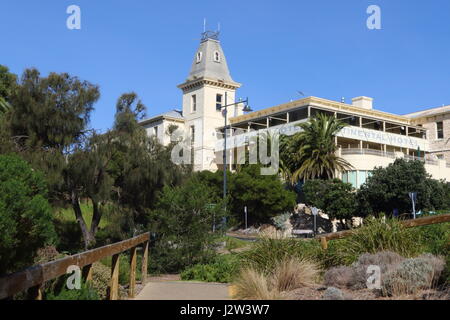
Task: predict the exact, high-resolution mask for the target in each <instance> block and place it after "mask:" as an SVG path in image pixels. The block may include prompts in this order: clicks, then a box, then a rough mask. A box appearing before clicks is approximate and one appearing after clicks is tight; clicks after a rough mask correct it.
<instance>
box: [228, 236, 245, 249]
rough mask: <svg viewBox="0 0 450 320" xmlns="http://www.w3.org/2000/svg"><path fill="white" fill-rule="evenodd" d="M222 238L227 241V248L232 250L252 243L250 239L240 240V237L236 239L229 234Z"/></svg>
mask: <svg viewBox="0 0 450 320" xmlns="http://www.w3.org/2000/svg"><path fill="white" fill-rule="evenodd" d="M221 240H222V241H225V249H227V250H228V251H232V250H235V249H239V248H243V247H246V246H248V245H250V243H249V242H248V241H245V240H240V239H236V238H233V237H228V236H225V237H223V238H222V239H221Z"/></svg>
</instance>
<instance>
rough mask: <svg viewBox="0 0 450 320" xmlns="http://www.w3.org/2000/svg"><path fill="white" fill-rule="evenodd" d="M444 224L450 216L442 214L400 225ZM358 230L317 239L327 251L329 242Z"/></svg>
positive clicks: (449, 220)
mask: <svg viewBox="0 0 450 320" xmlns="http://www.w3.org/2000/svg"><path fill="white" fill-rule="evenodd" d="M444 222H450V214H441V215H435V216H429V217H425V218H419V219H411V220H404V221H400V223H401V224H402V225H403V226H404V227H406V228H413V227H419V226H426V225H430V224H436V223H444ZM356 230H358V229H353V230H345V231H339V232H333V233H326V234H319V235H317V236H316V239H318V240H320V243H321V244H322V248H323V249H325V250H326V249H327V248H328V241H330V240H336V239H343V238H345V237H348V236H350V235H351V234H352V233H353V232H354V231H356Z"/></svg>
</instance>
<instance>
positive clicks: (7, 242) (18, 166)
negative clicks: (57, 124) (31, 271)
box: [0, 155, 56, 275]
mask: <svg viewBox="0 0 450 320" xmlns="http://www.w3.org/2000/svg"><path fill="white" fill-rule="evenodd" d="M46 196H47V190H46V182H45V180H44V177H43V175H42V174H41V173H40V172H38V171H35V170H33V169H32V168H31V167H30V165H29V164H28V163H26V162H25V161H24V160H22V159H21V158H19V157H18V156H15V155H0V275H1V274H3V273H8V272H13V271H18V270H19V269H21V268H25V267H28V266H30V264H32V263H33V261H34V259H35V256H36V253H37V250H38V249H39V248H41V247H44V246H46V245H50V244H53V243H55V242H56V235H55V230H54V227H53V223H52V213H51V208H50V205H49V203H48V201H47V199H46Z"/></svg>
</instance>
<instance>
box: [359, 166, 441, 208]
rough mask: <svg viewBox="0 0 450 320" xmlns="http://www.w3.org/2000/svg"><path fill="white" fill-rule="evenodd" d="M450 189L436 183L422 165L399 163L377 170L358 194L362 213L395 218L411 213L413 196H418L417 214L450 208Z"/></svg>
mask: <svg viewBox="0 0 450 320" xmlns="http://www.w3.org/2000/svg"><path fill="white" fill-rule="evenodd" d="M449 190H450V188H449V186H448V185H447V184H446V183H443V182H439V181H435V180H432V179H431V178H430V175H429V174H427V172H426V170H425V166H424V163H423V162H421V161H406V160H404V159H396V160H395V162H394V163H392V164H390V165H389V166H387V167H386V168H382V167H379V168H376V169H375V170H374V171H373V173H372V175H371V176H370V177H369V178H368V179H367V181H366V183H365V184H364V185H362V186H361V188H360V190H359V191H358V194H357V198H358V202H359V207H360V209H359V210H360V212H361V213H365V214H379V213H381V212H385V213H387V214H391V213H392V211H393V209H395V208H396V209H398V210H399V212H400V213H405V212H411V211H412V207H411V206H412V205H411V200H410V198H409V192H417V203H416V210H417V211H418V210H424V211H426V210H440V209H449V208H450V203H449V201H450V197H449V195H450V192H449Z"/></svg>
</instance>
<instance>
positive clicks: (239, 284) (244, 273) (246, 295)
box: [233, 268, 280, 300]
mask: <svg viewBox="0 0 450 320" xmlns="http://www.w3.org/2000/svg"><path fill="white" fill-rule="evenodd" d="M234 286H235V288H236V293H235V295H234V296H233V298H234V299H241V300H278V299H280V292H279V291H278V290H277V289H276V288H274V289H272V290H271V289H270V288H269V286H270V281H269V280H268V277H267V276H266V275H264V274H262V273H260V272H258V271H256V270H255V269H252V268H245V269H242V270H241V272H240V273H239V275H238V277H237V279H236V281H235V282H234Z"/></svg>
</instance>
